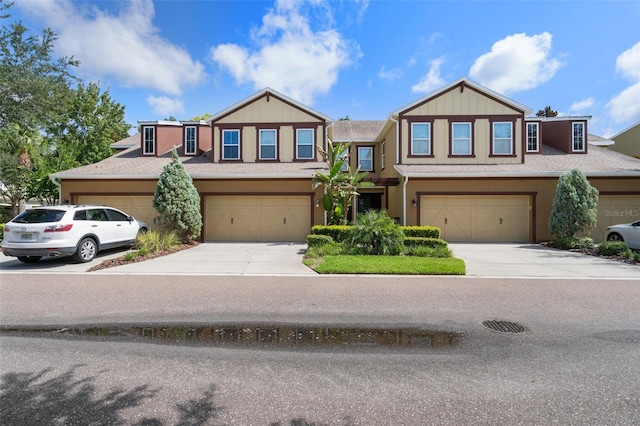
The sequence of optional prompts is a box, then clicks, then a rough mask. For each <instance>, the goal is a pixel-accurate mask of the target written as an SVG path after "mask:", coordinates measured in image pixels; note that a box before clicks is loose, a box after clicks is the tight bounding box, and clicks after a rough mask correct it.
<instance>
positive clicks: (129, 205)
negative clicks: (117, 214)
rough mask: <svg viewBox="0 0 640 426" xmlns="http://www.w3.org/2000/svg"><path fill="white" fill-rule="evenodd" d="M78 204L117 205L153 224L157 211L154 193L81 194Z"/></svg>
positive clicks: (117, 207)
mask: <svg viewBox="0 0 640 426" xmlns="http://www.w3.org/2000/svg"><path fill="white" fill-rule="evenodd" d="M77 203H78V204H98V205H105V206H111V207H115V208H116V209H119V210H122V211H123V212H125V213H127V214H130V215H131V216H133V217H135V218H136V219H138V220H141V221H143V222H146V223H147V224H148V225H149V226H153V219H154V218H155V216H156V211H155V209H154V208H153V195H131V196H127V195H80V196H78V201H77Z"/></svg>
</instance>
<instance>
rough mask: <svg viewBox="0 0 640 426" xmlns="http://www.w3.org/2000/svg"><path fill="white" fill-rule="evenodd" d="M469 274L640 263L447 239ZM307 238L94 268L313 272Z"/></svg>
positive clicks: (601, 269)
mask: <svg viewBox="0 0 640 426" xmlns="http://www.w3.org/2000/svg"><path fill="white" fill-rule="evenodd" d="M449 247H450V248H451V249H452V250H453V254H454V256H455V257H458V258H461V259H462V260H464V261H465V264H466V268H467V277H512V278H575V279H635V280H639V281H640V266H637V265H629V264H625V263H622V262H618V261H613V260H607V259H602V258H597V257H593V256H587V255H583V254H580V253H571V252H567V251H562V250H556V249H552V248H548V247H543V246H540V245H538V244H491V243H451V244H449ZM306 248H307V245H306V244H305V243H203V244H200V245H198V246H196V247H194V248H191V249H188V250H183V251H180V252H178V253H175V254H171V255H169V256H163V257H159V258H156V259H151V260H146V261H144V262H138V263H132V264H128V265H123V266H118V267H113V268H108V269H102V270H99V271H96V272H91V273H92V274H159V275H275V276H278V275H293V276H296V275H300V276H302V275H317V274H316V273H315V272H314V271H313V270H311V269H309V268H307V267H306V266H305V265H303V264H302V257H303V255H304V251H305V250H306ZM124 253H125V251H122V250H120V251H111V252H105V253H101V254H100V256H99V257H97V258H96V259H95V260H94V261H93V262H91V263H88V264H86V263H80V264H79V263H73V262H72V261H71V260H70V259H68V258H67V259H43V260H41V261H40V262H37V263H34V264H23V263H21V262H19V261H18V260H17V259H15V258H12V257H7V256H4V255H0V272H1V273H10V272H15V273H43V274H50V273H84V272H86V271H87V269H89V268H91V267H92V266H95V265H97V264H98V262H102V261H104V260H106V259H110V258H113V257H119V256H122V255H124Z"/></svg>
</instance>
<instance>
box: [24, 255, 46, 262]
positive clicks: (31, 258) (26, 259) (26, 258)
mask: <svg viewBox="0 0 640 426" xmlns="http://www.w3.org/2000/svg"><path fill="white" fill-rule="evenodd" d="M41 258H42V256H18V260H19V261H20V262H24V263H36V262H37V261H38V260H40V259H41Z"/></svg>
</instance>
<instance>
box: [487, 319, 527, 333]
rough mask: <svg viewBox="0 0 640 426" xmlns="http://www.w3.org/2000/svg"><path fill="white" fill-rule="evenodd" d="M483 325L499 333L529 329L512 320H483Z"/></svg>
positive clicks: (519, 331) (520, 331) (521, 331)
mask: <svg viewBox="0 0 640 426" xmlns="http://www.w3.org/2000/svg"><path fill="white" fill-rule="evenodd" d="M482 325H484V326H485V327H487V328H488V329H489V330H493V331H497V332H498V333H523V332H525V331H527V328H526V327H525V326H523V325H520V324H518V323H515V322H511V321H501V320H488V321H483V322H482Z"/></svg>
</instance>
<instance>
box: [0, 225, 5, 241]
mask: <svg viewBox="0 0 640 426" xmlns="http://www.w3.org/2000/svg"><path fill="white" fill-rule="evenodd" d="M3 238H4V223H0V240H2V239H3Z"/></svg>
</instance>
